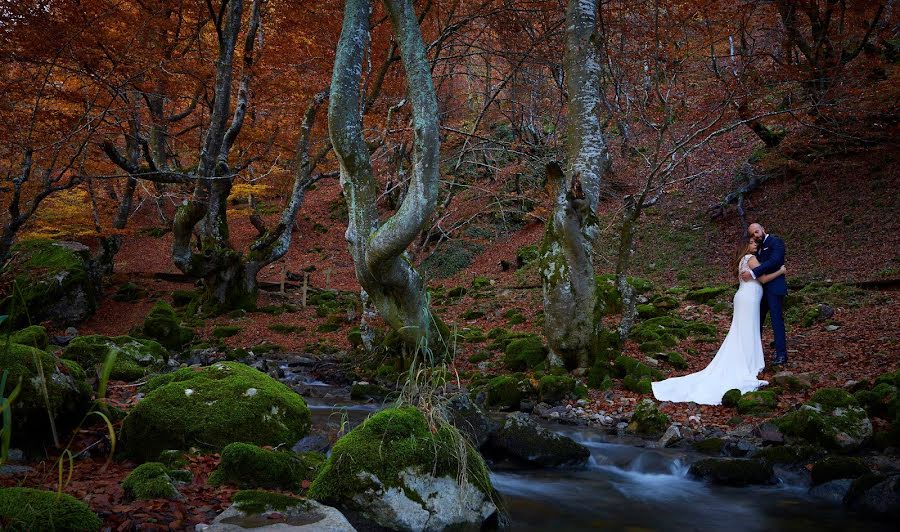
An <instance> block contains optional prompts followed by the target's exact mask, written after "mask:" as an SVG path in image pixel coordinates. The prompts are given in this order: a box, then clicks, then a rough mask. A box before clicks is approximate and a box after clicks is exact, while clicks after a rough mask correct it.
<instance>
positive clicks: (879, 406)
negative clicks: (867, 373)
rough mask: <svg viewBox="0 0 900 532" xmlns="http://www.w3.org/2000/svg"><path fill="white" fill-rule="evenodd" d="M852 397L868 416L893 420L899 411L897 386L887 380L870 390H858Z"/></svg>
mask: <svg viewBox="0 0 900 532" xmlns="http://www.w3.org/2000/svg"><path fill="white" fill-rule="evenodd" d="M876 382H877V381H876ZM853 398H854V399H856V401H857V402H858V403H859V404H860V405H861V406H862V407H863V408H865V410H866V412H867V413H868V414H869V415H870V416H875V417H880V418H883V419H887V420H893V419H894V418H896V417H897V414H898V412H900V409H898V394H897V387H896V386H894V385H893V384H889V383H888V382H884V381H882V382H880V383H879V384H877V385H876V386H875V387H874V388H872V389H871V390H858V391H857V392H856V393H854V394H853Z"/></svg>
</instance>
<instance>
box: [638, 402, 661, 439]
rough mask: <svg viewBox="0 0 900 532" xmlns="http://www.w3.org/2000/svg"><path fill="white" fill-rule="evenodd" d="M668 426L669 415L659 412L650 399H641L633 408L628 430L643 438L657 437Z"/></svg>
mask: <svg viewBox="0 0 900 532" xmlns="http://www.w3.org/2000/svg"><path fill="white" fill-rule="evenodd" d="M668 426H669V416H667V415H666V414H664V413H663V412H660V411H659V409H658V408H657V407H656V403H655V402H653V400H652V399H643V400H642V401H641V402H640V403H638V405H637V408H635V409H634V414H633V415H632V416H631V422H630V423H629V424H628V430H630V431H631V432H633V433H635V434H637V435H638V436H643V437H645V438H658V437H659V436H660V435H662V433H663V432H665V430H666V428H667V427H668Z"/></svg>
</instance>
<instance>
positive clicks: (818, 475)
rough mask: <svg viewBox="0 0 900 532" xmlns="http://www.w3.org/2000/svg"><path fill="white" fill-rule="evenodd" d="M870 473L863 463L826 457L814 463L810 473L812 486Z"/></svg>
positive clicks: (843, 458) (840, 457)
mask: <svg viewBox="0 0 900 532" xmlns="http://www.w3.org/2000/svg"><path fill="white" fill-rule="evenodd" d="M870 472H871V470H870V469H869V466H867V465H866V464H865V462H863V461H862V460H860V459H859V458H853V457H850V456H828V457H826V458H824V459H823V460H819V461H818V462H816V463H814V464H813V467H812V470H811V471H810V473H812V483H813V485H816V484H824V483H825V482H830V481H832V480H837V479H839V478H859V477H861V476H863V475H865V474H867V473H870Z"/></svg>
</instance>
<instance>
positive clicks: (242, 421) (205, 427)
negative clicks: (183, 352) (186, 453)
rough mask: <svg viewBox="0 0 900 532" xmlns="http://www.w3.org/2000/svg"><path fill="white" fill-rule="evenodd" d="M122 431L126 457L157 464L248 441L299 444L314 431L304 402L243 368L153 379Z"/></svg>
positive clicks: (227, 365) (226, 366)
mask: <svg viewBox="0 0 900 532" xmlns="http://www.w3.org/2000/svg"><path fill="white" fill-rule="evenodd" d="M145 391H146V392H147V395H146V397H144V399H143V400H142V401H141V402H140V403H138V404H137V406H135V407H133V408H132V409H131V412H130V414H129V415H128V417H127V418H125V422H124V424H123V426H122V447H123V451H124V452H125V453H126V454H127V455H129V456H131V457H134V458H138V459H152V458H155V457H156V456H158V455H159V453H160V452H161V451H163V450H166V449H188V448H190V447H192V446H198V447H204V448H212V449H216V450H218V449H221V448H223V447H225V446H226V445H228V444H229V443H232V442H235V441H243V442H247V443H254V444H257V445H273V446H274V445H279V444H286V443H287V444H293V443H294V442H296V441H297V440H299V439H300V438H302V437H303V436H305V435H306V434H307V432H308V431H309V425H310V414H309V409H308V408H307V406H306V403H305V402H304V401H303V398H302V397H300V396H299V395H298V394H297V393H296V392H294V391H293V390H291V389H290V388H288V387H287V386H285V385H284V384H282V383H280V382H278V381H276V380H275V379H273V378H271V377H269V376H268V375H266V374H264V373H262V372H260V371H257V370H255V369H253V368H251V367H248V366H245V365H244V364H239V363H237V362H219V363H216V364H213V365H212V366H208V367H205V368H200V369H195V368H182V369H180V370H178V371H175V372H173V373H168V374H165V375H160V376H157V377H155V378H152V379H151V380H150V381H149V382H148V383H147V385H146V386H145Z"/></svg>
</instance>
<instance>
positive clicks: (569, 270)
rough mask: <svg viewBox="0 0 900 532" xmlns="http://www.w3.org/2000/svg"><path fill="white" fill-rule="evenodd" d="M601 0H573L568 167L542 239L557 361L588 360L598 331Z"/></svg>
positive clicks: (551, 172) (553, 175) (553, 169)
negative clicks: (596, 265)
mask: <svg viewBox="0 0 900 532" xmlns="http://www.w3.org/2000/svg"><path fill="white" fill-rule="evenodd" d="M598 4H599V0H570V1H569V6H568V9H567V11H566V43H565V55H564V57H563V68H564V69H565V74H566V85H567V89H568V93H569V102H568V119H567V130H566V141H565V142H566V157H567V161H566V165H565V169H562V168H560V167H559V166H557V165H555V164H551V165H550V166H549V167H548V171H547V177H548V179H549V181H550V183H551V185H552V187H553V188H552V191H553V214H552V216H551V218H550V219H549V220H547V227H546V231H545V233H544V240H543V243H542V246H541V279H542V284H543V294H544V316H545V334H546V337H547V343H548V347H549V348H550V363H551V364H552V365H557V366H559V365H563V364H565V365H566V366H567V367H570V368H574V367H580V368H584V367H587V366H588V364H589V362H590V358H591V350H592V347H593V345H594V342H595V341H596V338H597V334H596V333H597V327H598V326H599V324H597V323H595V321H596V320H595V319H594V306H595V304H596V299H597V294H596V284H595V279H594V261H593V246H594V240H595V239H596V237H597V234H598V231H599V227H598V222H597V215H596V213H597V204H598V202H599V199H600V180H601V178H602V176H603V174H604V172H605V170H606V168H607V166H608V164H609V158H608V153H607V148H606V141H605V140H604V138H603V132H602V126H601V124H600V116H599V112H600V105H601V100H600V91H601V90H602V88H601V80H600V71H601V69H600V63H599V61H598V57H597V47H596V46H595V45H594V42H593V39H592V37H593V35H594V31H595V26H596V19H597V9H598Z"/></svg>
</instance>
